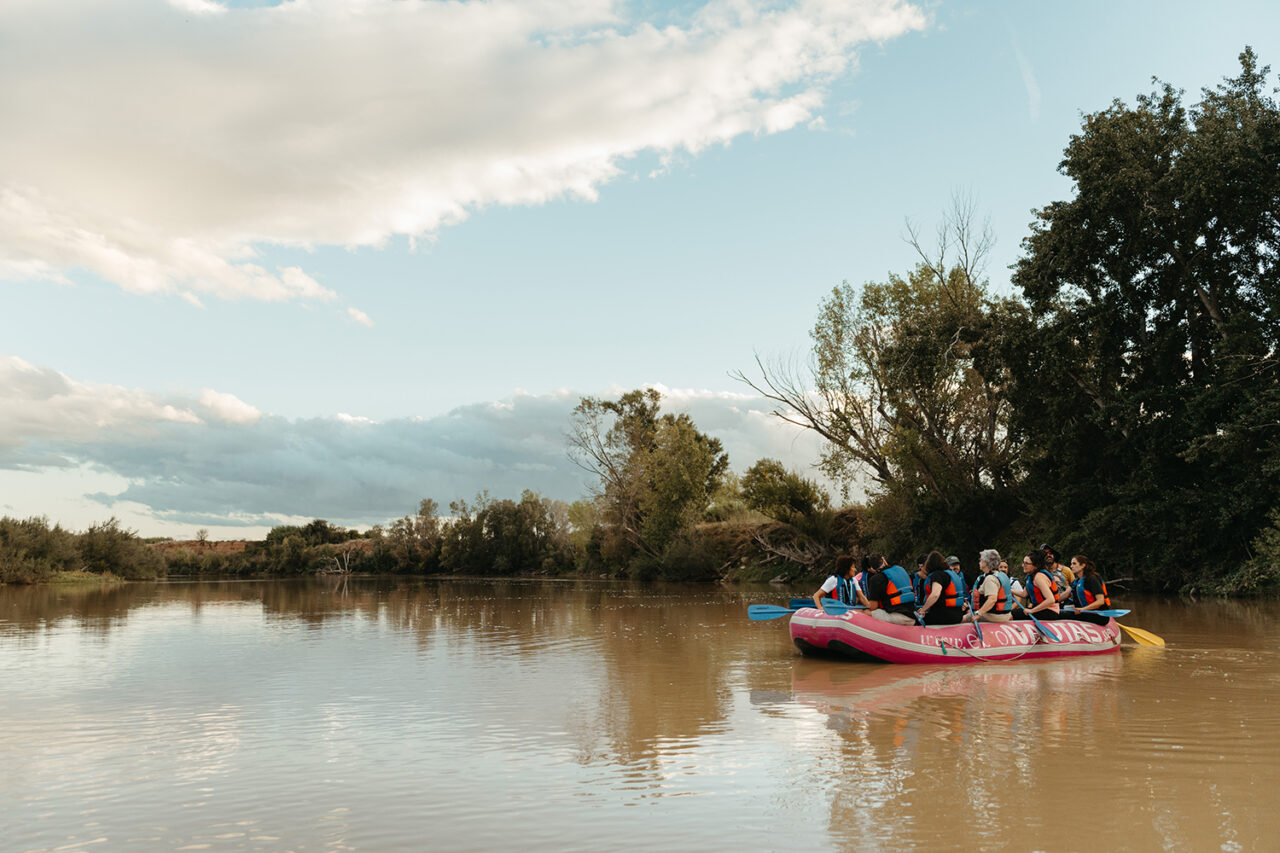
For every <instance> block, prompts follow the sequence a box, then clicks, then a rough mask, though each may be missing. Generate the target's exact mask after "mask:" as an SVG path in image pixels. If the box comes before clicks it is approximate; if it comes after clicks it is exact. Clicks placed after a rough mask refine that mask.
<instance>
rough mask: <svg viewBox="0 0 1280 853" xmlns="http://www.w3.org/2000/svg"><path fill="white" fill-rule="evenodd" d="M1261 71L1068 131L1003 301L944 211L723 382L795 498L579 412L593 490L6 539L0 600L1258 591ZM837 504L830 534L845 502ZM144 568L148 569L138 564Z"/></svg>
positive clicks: (652, 399)
mask: <svg viewBox="0 0 1280 853" xmlns="http://www.w3.org/2000/svg"><path fill="white" fill-rule="evenodd" d="M1269 74H1270V69H1269V68H1267V67H1263V68H1259V67H1258V64H1257V57H1256V56H1255V55H1254V53H1253V51H1252V50H1251V49H1248V48H1246V49H1245V51H1244V52H1243V53H1242V54H1241V55H1240V72H1239V74H1238V75H1237V76H1235V77H1232V78H1228V79H1227V80H1225V81H1223V82H1222V83H1221V84H1219V85H1218V86H1216V87H1214V88H1211V89H1205V90H1203V91H1202V92H1201V96H1200V99H1199V100H1198V101H1197V102H1196V103H1194V104H1192V105H1190V106H1187V105H1186V104H1185V103H1184V94H1183V93H1182V92H1180V91H1176V90H1174V89H1173V88H1172V87H1170V86H1168V85H1165V84H1159V83H1157V85H1156V87H1155V89H1154V90H1153V91H1152V92H1150V93H1147V94H1143V95H1140V96H1138V97H1137V99H1136V100H1135V102H1134V103H1133V104H1131V105H1130V104H1126V103H1124V102H1122V101H1120V100H1116V101H1114V102H1113V103H1112V104H1111V105H1110V106H1109V107H1107V108H1106V109H1104V110H1101V111H1099V112H1096V113H1093V114H1090V115H1086V116H1084V118H1083V122H1082V126H1081V129H1080V131H1079V133H1077V134H1075V135H1074V136H1072V137H1071V139H1070V140H1069V142H1068V144H1067V147H1066V149H1065V152H1064V155H1063V159H1062V162H1061V163H1060V166H1059V170H1060V171H1061V172H1062V174H1064V175H1065V176H1067V177H1068V178H1070V179H1071V181H1072V183H1073V186H1074V190H1073V195H1072V197H1070V198H1068V199H1065V200H1061V201H1054V202H1051V203H1049V204H1048V205H1046V206H1045V207H1043V208H1041V209H1040V210H1038V211H1036V212H1035V219H1034V221H1033V222H1032V223H1031V226H1030V233H1029V234H1028V236H1027V237H1026V238H1025V239H1024V240H1023V242H1022V254H1021V257H1020V258H1019V259H1018V261H1017V262H1016V264H1015V265H1014V268H1013V276H1012V284H1013V286H1014V289H1015V293H1013V294H1011V295H1004V296H1000V295H996V294H993V293H992V292H991V289H990V287H989V282H988V281H987V280H986V279H985V278H984V269H985V263H986V260H987V258H988V256H989V253H990V249H991V246H992V238H991V235H990V231H989V229H988V228H987V227H985V226H983V225H981V224H979V223H978V221H977V216H976V212H975V206H974V205H973V203H972V202H971V201H968V200H966V199H964V198H959V199H957V200H956V202H955V204H954V205H953V208H952V210H950V211H949V212H948V213H947V215H946V216H945V217H944V220H943V223H942V226H941V227H940V228H939V231H938V237H937V241H936V243H935V244H933V245H926V244H925V242H924V241H923V240H922V239H921V238H920V235H919V233H918V232H917V231H916V230H915V229H914V228H911V227H909V229H908V235H909V242H910V243H911V245H912V246H913V247H914V248H915V250H916V252H917V254H918V256H919V262H918V263H917V264H916V265H915V266H914V267H913V268H912V269H910V270H908V271H906V272H905V273H903V274H901V275H898V274H891V275H889V276H888V278H887V279H886V280H884V281H873V282H867V283H865V284H864V285H862V286H860V287H854V286H851V285H849V284H848V283H845V284H843V285H841V286H839V287H836V288H834V289H833V290H832V291H831V293H830V294H829V295H828V296H827V297H826V298H824V299H823V300H822V301H821V303H820V304H819V306H818V311H817V320H816V322H815V324H814V326H813V328H812V329H811V331H810V338H811V343H812V346H811V350H810V353H809V358H808V359H807V361H806V362H804V363H801V364H797V363H787V362H783V361H778V360H775V361H770V362H766V361H765V360H762V359H758V360H757V363H756V365H755V368H754V369H753V371H752V373H751V374H750V375H749V374H747V373H745V372H739V373H738V374H737V376H738V378H739V379H740V380H742V381H743V382H745V383H747V384H748V385H750V386H751V387H752V388H754V389H755V390H756V391H758V392H759V393H761V394H763V395H764V396H765V397H767V398H768V399H770V400H771V401H773V403H774V404H775V413H776V414H777V415H778V416H779V417H782V418H784V419H786V420H788V421H790V422H791V423H793V424H796V425H798V426H799V427H802V428H804V429H806V430H812V431H814V432H815V433H816V434H817V435H819V436H820V437H821V439H822V440H823V451H822V455H821V458H820V459H819V460H817V464H818V467H819V468H820V469H821V471H822V472H823V473H824V474H825V476H826V478H827V479H828V480H829V481H831V482H834V483H837V484H839V486H840V490H841V494H840V497H841V498H842V500H843V501H844V502H845V504H846V505H844V506H836V505H835V502H834V501H833V499H832V496H830V495H829V494H827V493H826V492H825V491H824V490H823V489H822V488H820V487H819V485H818V484H817V483H816V482H815V481H814V480H813V479H809V478H806V477H804V476H802V475H801V474H798V473H796V472H794V471H789V470H787V469H786V468H785V467H784V466H783V465H782V464H781V463H780V462H778V461H777V460H771V459H762V460H758V461H756V462H755V463H754V464H752V465H751V466H750V467H749V468H747V469H746V470H745V471H744V472H743V473H741V474H736V473H734V471H733V470H732V468H731V466H730V460H729V459H728V456H727V454H726V453H725V452H724V449H723V446H722V445H721V443H720V441H719V440H718V439H716V438H714V437H713V436H710V435H708V434H705V433H703V432H701V431H700V430H699V429H698V428H697V426H696V424H694V422H693V421H692V419H691V418H690V417H689V416H688V415H686V414H672V413H663V412H662V411H661V402H662V401H661V397H660V395H659V394H658V392H656V391H654V390H652V389H648V390H645V389H639V390H635V391H631V392H628V393H625V394H622V395H621V396H620V397H619V398H618V399H616V400H609V399H598V398H595V397H586V398H583V399H582V400H581V401H580V403H579V404H578V406H577V408H576V409H575V410H574V412H573V415H572V418H571V422H570V428H569V438H568V446H569V452H570V455H571V456H572V458H573V459H574V460H575V461H576V462H577V463H578V464H579V465H580V466H581V467H582V468H583V469H584V470H585V471H587V472H589V474H590V475H591V481H592V483H593V490H592V493H591V494H590V495H588V496H587V497H585V498H583V499H581V500H578V501H576V502H574V503H566V502H563V501H553V500H549V499H546V498H543V497H541V496H539V495H538V494H536V493H533V492H528V491H526V492H525V493H524V494H523V495H522V496H521V498H520V499H519V500H493V499H491V498H490V497H489V496H488V495H487V494H484V493H482V494H480V495H479V496H477V497H476V498H474V499H472V500H470V501H467V500H458V501H454V502H453V503H451V504H450V506H449V511H448V513H447V514H445V513H444V512H443V511H442V510H441V509H440V507H439V506H438V505H437V504H436V503H435V502H434V501H431V500H424V501H423V502H422V503H421V505H420V506H419V507H418V508H417V511H416V512H414V513H413V514H410V515H408V516H405V517H404V518H401V519H398V520H396V521H393V522H391V523H389V524H387V525H384V526H378V527H374V528H373V529H372V530H370V531H367V532H364V533H360V532H356V531H351V530H346V529H344V528H341V527H336V526H333V525H330V524H328V523H327V522H325V521H323V520H316V521H313V522H311V523H310V524H308V525H304V526H284V527H277V528H274V529H273V530H271V532H270V533H269V534H268V536H267V537H266V538H265V540H264V541H262V542H260V543H249V545H248V546H247V547H246V548H245V549H244V551H243V552H241V553H237V554H232V555H223V554H220V553H217V552H209V551H208V550H207V549H205V548H203V547H201V545H202V544H203V543H198V544H197V545H196V546H194V547H192V548H189V549H180V550H177V551H174V550H172V549H170V550H168V551H166V552H165V553H164V554H163V555H157V550H156V549H154V548H150V549H148V548H145V547H142V546H143V544H144V543H141V541H140V540H138V539H137V537H136V536H133V535H132V534H131V533H130V532H129V531H125V530H122V529H121V528H120V526H119V525H118V523H116V522H114V520H113V521H112V522H108V523H107V524H106V525H100V526H95V527H94V528H90V530H89V531H86V532H85V533H84V534H71V533H68V532H66V531H63V530H61V528H58V527H56V526H55V527H53V528H50V527H49V525H48V523H47V521H45V520H43V519H28V520H26V521H18V520H15V519H8V518H6V519H2V520H0V580H23V579H27V580H38V579H41V578H42V577H45V576H48V575H49V574H51V573H53V572H56V571H61V570H65V569H67V568H69V567H83V568H86V569H88V570H90V571H110V572H112V573H116V574H118V575H119V576H122V577H155V576H158V575H161V574H165V573H168V574H244V575H249V574H252V575H290V574H306V573H314V572H330V571H331V572H349V571H361V572H385V573H395V572H412V573H428V574H436V573H439V574H468V575H486V576H504V575H513V574H529V573H541V574H556V575H570V574H576V575H592V576H599V575H603V576H609V577H613V576H619V575H625V576H629V577H637V578H665V579H688V580H711V579H738V580H755V579H770V578H773V577H777V576H781V577H783V578H795V577H799V576H810V575H814V574H817V573H819V572H821V571H822V569H823V567H824V566H825V564H826V562H827V561H829V559H830V558H831V557H832V556H833V555H834V554H836V553H839V552H843V551H853V552H855V553H857V552H862V553H866V552H869V551H880V552H884V553H888V554H892V555H897V556H898V558H899V559H900V560H905V559H906V558H907V557H908V556H909V555H911V554H914V553H918V552H920V551H924V550H930V549H932V548H940V549H942V550H944V551H947V552H954V553H958V554H966V553H967V554H973V553H976V552H977V550H979V549H980V548H984V547H992V546H995V547H997V548H999V549H1000V550H1002V551H1005V552H1008V553H1017V552H1018V551H1019V549H1023V548H1025V549H1030V548H1031V547H1032V546H1033V545H1034V544H1035V543H1037V542H1043V541H1050V542H1052V543H1053V544H1054V545H1055V546H1056V547H1057V548H1058V550H1059V551H1061V552H1066V553H1076V552H1084V553H1087V554H1089V555H1090V556H1091V557H1093V558H1094V559H1095V560H1096V561H1097V562H1098V564H1099V565H1100V567H1102V568H1103V571H1104V574H1107V575H1108V576H1110V577H1113V578H1114V577H1117V576H1125V577H1129V578H1133V579H1134V584H1135V586H1137V587H1138V588H1141V589H1148V590H1153V591H1174V590H1181V591H1204V592H1219V593H1229V594H1250V593H1258V592H1264V591H1274V590H1277V589H1280V509H1277V507H1280V353H1278V350H1277V345H1278V343H1280V340H1278V338H1280V281H1278V278H1277V263H1278V262H1280V110H1278V109H1277V104H1276V101H1275V99H1274V97H1273V96H1274V93H1275V91H1276V90H1275V89H1268V87H1267V77H1268V75H1269ZM854 494H857V495H859V500H858V501H857V502H856V503H853V504H849V503H848V499H849V498H850V496H852V495H854ZM148 554H150V556H148Z"/></svg>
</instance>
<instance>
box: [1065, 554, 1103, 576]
mask: <svg viewBox="0 0 1280 853" xmlns="http://www.w3.org/2000/svg"><path fill="white" fill-rule="evenodd" d="M1071 559H1073V560H1075V561H1076V562H1077V563H1079V564H1080V567H1081V568H1083V569H1084V576H1085V577H1087V578H1091V577H1093V576H1094V575H1096V574H1097V573H1098V567H1097V566H1095V565H1094V564H1093V560H1090V559H1089V558H1088V557H1086V556H1085V555H1084V554H1076V555H1075V556H1074V557H1072V558H1071Z"/></svg>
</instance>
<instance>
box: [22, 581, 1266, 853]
mask: <svg viewBox="0 0 1280 853" xmlns="http://www.w3.org/2000/svg"><path fill="white" fill-rule="evenodd" d="M810 591H811V590H807V589H806V590H803V592H810ZM789 592H790V591H787V590H783V591H778V590H769V589H765V588H760V589H756V590H750V591H745V592H744V591H741V590H733V591H728V590H722V589H719V588H715V587H707V586H696V587H695V586H688V587H673V586H662V587H652V586H650V587H629V586H621V585H611V584H606V583H603V582H601V583H589V582H574V583H565V582H545V583H540V582H529V583H518V582H511V583H505V582H503V583H483V582H459V581H424V580H411V581H403V580H349V581H347V582H346V583H343V582H342V581H341V580H333V581H326V580H306V581H276V582H226V583H173V584H132V585H127V586H122V587H114V588H106V589H98V588H90V589H84V588H65V587H38V588H6V587H0V721H2V722H3V728H2V730H0V848H2V849H4V850H18V851H36V850H41V851H52V850H58V851H73V850H95V851H107V850H127V851H135V850H136V851H150V850H269V851H277V850H335V849H336V850H364V851H383V850H423V849H431V850H451V851H453V850H457V851H464V850H495V849H499V848H512V849H521V850H525V849H533V850H557V851H559V850H590V851H600V850H617V849H627V850H637V849H638V850H672V849H694V848H697V849H700V850H730V849H733V850H742V849H750V850H796V849H814V850H880V849H886V850H887V849H892V850H932V849H938V848H951V847H963V848H966V849H972V850H1005V849H1008V850H1049V851H1056V850H1139V851H1144V850H1161V849H1164V850H1185V851H1205V850H1223V851H1251V850H1262V849H1268V850H1275V849H1277V848H1278V847H1280V797H1278V796H1277V791H1278V790H1280V769H1278V766H1280V605H1277V604H1276V603H1275V602H1266V603H1221V602H1208V603H1201V604H1199V605H1195V606H1192V605H1188V604H1183V603H1168V602H1155V601H1139V602H1133V601H1127V602H1125V606H1132V607H1133V608H1134V613H1133V615H1132V616H1131V617H1129V618H1127V619H1125V620H1123V621H1126V622H1128V623H1129V624H1131V625H1133V626H1136V627H1141V628H1145V629H1147V630H1150V631H1154V632H1155V633H1157V634H1160V635H1162V636H1164V637H1165V639H1166V640H1167V641H1168V644H1169V645H1168V647H1167V648H1165V649H1163V650H1159V649H1150V648H1139V647H1133V646H1129V645H1126V646H1125V647H1124V649H1123V651H1122V652H1121V653H1119V654H1114V655H1107V656H1104V657H1102V658H1091V659H1084V660H1067V661H1061V662H1044V663H1024V662H1015V663H1010V664H971V665H961V666H954V667H949V668H948V667H942V668H938V667H901V666H897V667H895V666H888V665H871V664H855V663H843V662H829V661H815V660H806V659H803V658H801V657H799V655H798V653H797V652H796V651H795V650H794V648H793V647H792V646H791V645H790V641H789V639H788V635H787V628H786V620H785V619H782V620H777V621H771V622H751V621H749V620H748V619H747V618H746V607H747V605H748V604H754V603H783V602H785V601H786V599H787V597H788V594H789Z"/></svg>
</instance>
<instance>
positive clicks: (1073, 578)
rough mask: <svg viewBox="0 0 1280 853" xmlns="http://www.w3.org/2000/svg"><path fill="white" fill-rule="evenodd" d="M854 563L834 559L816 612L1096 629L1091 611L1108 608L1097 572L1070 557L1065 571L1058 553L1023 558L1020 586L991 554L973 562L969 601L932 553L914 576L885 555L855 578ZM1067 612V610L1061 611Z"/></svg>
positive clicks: (957, 571)
mask: <svg viewBox="0 0 1280 853" xmlns="http://www.w3.org/2000/svg"><path fill="white" fill-rule="evenodd" d="M854 568H855V563H854V559H853V557H850V556H840V557H837V558H836V568H835V573H834V574H832V575H831V577H829V578H827V580H826V582H825V583H823V584H822V587H821V588H820V589H819V590H818V591H817V592H815V593H814V595H813V603H814V606H815V607H818V608H821V607H822V599H823V598H824V597H826V598H834V599H836V600H837V601H839V602H841V603H843V604H849V605H861V606H862V607H865V608H866V610H867V612H868V613H869V614H870V615H871V616H874V617H875V618H876V619H880V620H882V621H884V622H892V623H894V624H898V625H916V624H923V625H959V624H961V623H964V622H972V621H973V620H974V619H977V620H978V621H981V622H1008V621H1009V620H1010V619H1026V618H1029V617H1028V615H1027V614H1030V615H1031V616H1035V617H1036V618H1037V619H1077V620H1080V621H1084V622H1092V623H1095V624H1099V625H1105V624H1106V623H1107V617H1104V616H1101V615H1099V614H1096V613H1092V612H1090V611H1093V610H1101V609H1107V608H1110V607H1111V599H1110V597H1109V596H1108V595H1107V585H1106V583H1104V582H1103V580H1102V578H1101V577H1100V576H1099V575H1098V568H1097V566H1095V565H1094V564H1093V561H1092V560H1090V559H1089V558H1088V557H1086V556H1085V555H1083V554H1077V555H1076V556H1074V557H1072V558H1071V565H1070V567H1067V566H1064V565H1062V564H1061V563H1059V562H1058V552H1057V551H1055V550H1054V549H1053V548H1051V547H1050V546H1049V545H1041V546H1040V548H1039V549H1037V550H1035V551H1031V552H1030V553H1028V554H1027V555H1026V556H1024V557H1023V558H1022V571H1023V573H1024V575H1025V576H1026V582H1025V584H1024V583H1020V582H1018V581H1016V580H1014V579H1012V578H1010V577H1009V564H1008V562H1007V561H1006V560H1004V559H1002V558H1001V556H1000V553H999V552H998V551H996V550H995V549H992V548H988V549H986V550H984V551H982V552H981V553H980V554H979V555H978V568H979V570H980V572H981V574H979V575H978V577H977V578H976V579H975V580H974V583H973V592H972V595H970V593H969V591H968V587H967V585H966V583H965V578H964V573H963V572H962V571H961V568H960V559H959V558H958V557H955V556H950V557H947V558H946V559H945V560H944V559H943V557H942V554H940V553H939V552H937V551H932V552H930V553H928V554H923V555H921V556H920V558H919V559H918V560H917V561H916V572H915V575H914V576H913V575H911V574H908V572H907V570H906V569H904V568H903V567H902V566H899V565H890V564H889V561H888V559H887V558H886V557H885V556H884V555H883V554H871V555H869V556H866V557H863V558H862V571H860V572H858V573H856V574H855V573H854ZM1068 607H1073V608H1074V609H1073V610H1066V609H1065V608H1068Z"/></svg>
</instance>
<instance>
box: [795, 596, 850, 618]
mask: <svg viewBox="0 0 1280 853" xmlns="http://www.w3.org/2000/svg"><path fill="white" fill-rule="evenodd" d="M812 606H813V599H812V598H793V599H791V609H792V610H799V609H800V608H802V607H812ZM822 609H823V610H825V611H826V612H827V613H833V614H834V613H848V612H849V611H850V610H864V609H865V608H864V607H863V606H862V605H861V604H845V603H844V602H842V601H836V600H835V599H834V598H824V599H822Z"/></svg>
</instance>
